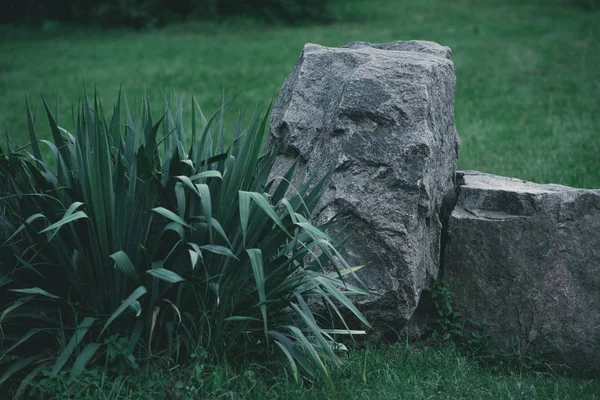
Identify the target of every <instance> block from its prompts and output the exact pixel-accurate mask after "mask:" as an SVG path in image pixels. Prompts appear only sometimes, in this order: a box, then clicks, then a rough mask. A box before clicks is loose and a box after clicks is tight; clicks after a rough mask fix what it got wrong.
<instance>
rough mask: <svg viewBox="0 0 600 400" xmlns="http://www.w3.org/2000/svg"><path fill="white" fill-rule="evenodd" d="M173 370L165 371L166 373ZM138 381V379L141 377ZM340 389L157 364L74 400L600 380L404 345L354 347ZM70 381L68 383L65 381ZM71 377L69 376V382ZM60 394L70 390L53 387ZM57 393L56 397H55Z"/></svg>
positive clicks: (346, 397) (580, 389)
mask: <svg viewBox="0 0 600 400" xmlns="http://www.w3.org/2000/svg"><path fill="white" fill-rule="evenodd" d="M167 371H168V372H167ZM140 379H141V381H140ZM332 380H333V382H334V385H335V391H334V392H332V391H331V389H330V388H329V386H327V385H325V384H324V383H322V382H321V381H318V380H317V381H314V382H309V381H305V382H301V383H296V382H294V380H293V379H292V378H291V377H286V376H285V375H283V374H281V375H273V374H272V373H266V372H265V371H264V370H261V369H258V368H256V367H253V366H247V367H246V368H243V369H235V370H232V369H230V368H227V367H220V368H214V367H206V366H202V365H201V364H196V365H192V366H190V367H181V366H173V367H172V368H171V369H170V370H168V369H167V368H161V369H156V368H155V369H152V372H150V373H149V374H148V375H144V376H143V377H141V378H137V380H136V377H132V376H121V377H119V378H117V379H116V380H111V379H108V378H104V379H102V378H99V377H98V375H96V374H95V373H94V372H93V371H92V372H90V373H86V374H84V375H83V376H80V377H79V378H78V379H77V382H76V383H75V384H74V385H73V386H71V389H74V391H73V393H72V394H73V395H74V398H77V399H86V400H100V399H102V400H105V399H107V398H108V399H162V398H176V399H190V400H191V399H198V398H206V399H240V400H241V399H244V400H249V399H256V400H260V399H289V400H300V399H302V400H317V399H323V400H325V399H335V400H338V399H339V400H350V399H351V400H355V399H356V400H359V399H364V400H392V399H394V400H395V399H440V400H441V399H473V400H480V399H506V400H509V399H511V400H512V399H527V400H534V399H539V400H548V399H561V400H569V399H574V400H583V399H589V400H594V399H598V398H600V381H598V380H596V381H583V380H582V381H574V380H569V379H564V378H557V377H551V376H545V375H543V374H540V373H531V372H529V373H526V374H522V373H520V372H519V371H518V369H517V370H515V371H514V372H510V373H502V374H497V373H491V372H490V371H489V370H486V369H483V368H481V367H479V366H478V365H477V364H476V363H474V362H472V361H469V360H468V359H466V358H465V357H464V356H462V355H461V354H460V352H458V351H457V350H456V349H455V348H453V347H444V348H440V349H435V348H433V347H425V346H420V345H416V346H407V345H406V344H403V343H399V344H396V345H393V346H391V347H389V348H385V349H384V348H382V349H378V350H372V349H371V350H367V351H366V354H365V350H362V351H353V352H351V356H350V359H349V360H348V362H347V363H346V365H345V366H344V367H342V369H341V370H336V371H334V372H332ZM67 382H68V380H67ZM71 382H72V381H71ZM53 388H54V389H55V390H56V399H57V400H59V399H63V398H65V389H66V387H61V386H60V385H56V384H55V385H54V386H53ZM53 398H54V397H53Z"/></svg>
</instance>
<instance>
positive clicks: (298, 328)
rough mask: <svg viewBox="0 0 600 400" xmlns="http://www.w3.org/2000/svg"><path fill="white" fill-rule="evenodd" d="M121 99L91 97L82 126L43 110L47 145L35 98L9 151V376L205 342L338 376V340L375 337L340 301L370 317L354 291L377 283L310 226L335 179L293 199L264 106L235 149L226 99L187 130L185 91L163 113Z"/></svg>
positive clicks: (2, 276) (131, 360) (5, 239)
mask: <svg viewBox="0 0 600 400" xmlns="http://www.w3.org/2000/svg"><path fill="white" fill-rule="evenodd" d="M124 103H125V107H123V106H122V104H121V96H119V100H118V101H117V104H116V106H115V108H114V112H113V113H112V115H111V116H110V117H109V118H107V117H106V116H105V114H104V112H103V109H102V105H101V104H100V103H99V101H98V100H97V98H94V100H93V101H90V100H89V99H88V96H87V94H86V95H85V96H84V103H83V104H82V105H81V106H80V107H79V109H78V112H76V113H75V115H74V116H73V119H74V121H73V125H74V126H75V127H76V128H75V131H74V132H73V133H70V132H67V131H66V130H64V129H63V128H61V127H60V126H59V125H58V123H57V122H56V119H55V117H54V116H53V115H52V113H51V112H50V110H49V109H48V107H47V105H46V110H45V114H46V115H47V118H48V121H49V125H50V128H51V132H52V137H53V140H52V141H47V140H38V139H37V134H36V130H35V113H33V112H32V111H31V110H30V109H29V107H28V109H27V111H28V119H29V127H30V139H31V148H30V152H27V151H25V149H15V148H13V146H12V144H11V143H10V142H9V141H8V140H7V141H6V144H5V146H4V147H3V148H0V179H1V180H2V182H3V186H2V188H1V190H0V233H1V234H0V260H1V262H0V297H1V298H2V300H3V301H2V304H1V308H0V324H1V326H2V331H1V332H0V335H1V340H2V348H1V351H0V365H2V366H3V367H5V368H3V369H4V370H5V371H6V374H5V375H3V376H0V384H2V381H4V380H6V379H7V378H9V377H10V376H11V375H13V374H14V373H18V372H19V371H22V370H30V369H32V368H34V367H35V368H34V369H33V373H35V372H36V371H38V372H39V371H42V370H43V369H44V368H46V367H47V366H48V365H50V366H51V372H50V376H51V377H54V376H58V374H59V373H61V371H67V370H70V372H69V373H70V375H71V376H73V377H75V376H78V375H79V374H81V373H82V372H83V371H84V370H85V369H86V366H87V365H88V364H93V365H98V364H99V365H104V366H105V367H106V368H110V371H112V373H115V374H120V373H123V372H125V371H126V370H130V369H138V368H139V366H140V365H141V364H142V363H145V362H146V361H147V360H149V359H153V360H156V359H161V360H165V361H166V362H168V363H169V362H171V363H179V362H185V361H186V360H188V359H190V358H191V357H194V356H196V355H198V354H200V353H201V354H205V353H206V355H207V357H208V359H209V360H212V361H217V360H220V361H223V360H228V361H235V360H240V359H249V360H255V361H260V362H269V363H271V364H272V363H279V362H281V361H282V360H285V361H286V363H287V364H288V365H290V367H291V369H292V373H293V375H294V376H296V377H297V376H298V372H297V369H298V368H297V364H298V365H299V366H300V369H301V370H302V371H304V373H306V374H309V375H320V376H321V377H323V378H324V379H325V380H327V381H328V380H329V375H328V367H327V365H328V364H330V363H332V365H339V363H340V362H341V360H340V359H339V358H338V356H337V355H336V352H337V350H339V349H340V348H341V347H340V346H339V345H338V344H337V343H336V341H335V340H334V336H335V335H338V334H355V333H359V334H361V333H364V332H363V331H350V330H349V329H348V327H346V324H345V322H344V321H343V319H341V314H340V313H339V310H338V307H343V308H348V309H349V310H350V312H351V313H353V314H355V315H356V316H357V317H358V318H359V320H361V321H363V323H365V324H367V322H366V321H365V320H364V318H363V317H362V315H361V314H360V312H358V310H356V309H355V308H354V306H353V305H352V304H351V303H350V302H349V300H348V299H347V297H346V296H347V295H351V294H354V295H356V294H365V293H366V292H364V291H362V290H360V289H358V288H353V287H351V286H349V285H346V284H345V283H344V282H343V276H344V275H345V274H353V271H354V269H351V268H350V267H349V266H348V265H347V264H346V263H345V261H344V260H343V258H341V257H340V255H339V253H338V252H337V250H336V247H335V246H334V242H333V241H332V240H331V239H330V238H329V237H328V236H327V235H326V234H325V233H323V231H321V230H320V229H319V228H318V227H315V226H313V225H312V224H311V222H310V218H311V213H312V210H313V208H314V207H315V205H316V202H317V201H318V199H319V196H320V192H321V189H322V187H323V184H324V178H323V179H320V180H315V179H314V178H313V179H311V180H309V181H308V182H307V183H306V185H305V186H304V187H302V188H297V189H298V192H297V193H298V194H297V195H296V196H295V197H293V198H291V199H286V198H284V197H283V196H284V194H285V193H286V191H287V189H288V187H289V179H290V178H291V176H292V174H293V168H292V169H291V170H290V171H289V172H288V174H287V175H286V178H287V179H283V180H275V181H269V180H268V178H269V174H270V170H271V166H272V165H273V162H274V155H275V153H269V154H265V155H263V154H262V145H263V141H264V135H265V132H266V125H267V120H268V114H267V115H264V116H262V117H258V116H254V117H253V118H252V120H251V122H250V124H249V126H248V128H247V129H245V130H242V129H241V127H240V124H238V128H237V130H236V132H235V134H234V137H235V139H234V141H233V143H232V145H231V146H230V147H229V148H224V146H223V136H224V128H223V126H224V114H225V110H226V109H227V107H228V106H229V103H227V104H225V105H223V107H222V109H221V110H220V112H218V113H217V114H215V115H214V116H213V117H212V118H211V119H210V120H207V119H206V118H205V117H204V115H203V114H202V112H201V111H200V109H199V108H198V107H197V106H196V104H194V110H196V112H194V113H193V114H192V124H191V131H190V132H189V135H188V132H186V131H185V130H184V128H183V126H184V124H183V119H182V107H183V106H182V101H181V100H179V101H178V103H177V107H176V111H175V113H174V114H172V112H171V110H170V107H169V103H168V102H167V101H166V102H165V108H164V110H165V113H164V115H163V116H162V117H161V118H160V119H159V120H158V121H157V122H156V121H154V120H153V118H152V115H151V112H150V105H149V104H148V102H147V100H146V99H144V100H143V101H142V103H141V105H140V108H139V111H138V113H137V115H136V116H132V114H131V113H130V112H129V107H128V106H127V101H126V100H125V101H124ZM189 138H191V141H190V142H189V144H186V142H188V140H189ZM40 146H45V147H48V148H49V149H50V152H51V154H52V155H53V156H54V157H53V159H52V160H45V159H44V157H43V156H44V153H43V152H42V151H41V149H40ZM54 166H55V167H54ZM269 193H271V194H269ZM311 255H312V256H311ZM307 256H309V257H307ZM325 267H327V272H325V269H324V268H325ZM330 271H333V272H330ZM314 301H318V302H322V303H323V305H324V306H325V308H326V309H327V310H328V313H327V315H324V316H319V315H313V313H312V312H311V311H310V309H309V308H308V304H310V303H311V302H314ZM331 316H340V317H339V318H338V317H335V318H332V317H331ZM334 325H339V326H340V327H341V328H342V329H332V328H334ZM40 363H41V364H40ZM38 364H39V365H38ZM38 367H39V368H40V369H36V368H38Z"/></svg>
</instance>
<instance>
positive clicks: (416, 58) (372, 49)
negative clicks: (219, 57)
mask: <svg viewBox="0 0 600 400" xmlns="http://www.w3.org/2000/svg"><path fill="white" fill-rule="evenodd" d="M454 88H455V76H454V68H453V64H452V61H450V49H449V48H447V47H443V46H440V45H438V44H436V43H431V42H421V41H413V42H394V43H388V44H381V45H371V44H369V43H364V42H356V43H351V44H349V45H348V46H346V47H343V48H327V47H323V46H319V45H314V44H307V45H306V46H305V47H304V51H303V53H302V55H301V57H300V59H299V60H298V62H297V64H296V66H295V67H294V69H293V72H292V73H291V75H290V76H289V77H288V78H287V80H286V81H285V83H284V85H283V87H282V89H281V94H280V96H279V98H278V100H277V102H276V104H275V106H274V109H273V112H272V117H271V124H270V127H271V137H270V144H269V145H271V146H272V145H275V144H281V145H282V147H281V154H280V156H279V157H278V160H277V162H276V165H275V167H274V173H273V176H283V175H284V173H285V171H287V169H288V168H289V166H290V165H291V164H292V163H293V162H294V161H295V160H296V159H298V160H299V166H298V168H297V173H296V176H295V182H296V183H298V184H299V183H301V182H304V181H305V179H306V177H307V176H308V175H310V174H312V173H313V172H314V171H319V172H320V173H325V172H326V171H329V170H334V173H333V176H332V178H331V181H330V184H329V186H328V187H327V189H326V191H325V195H324V197H323V200H322V201H321V203H320V205H319V207H318V213H317V221H318V222H323V221H326V220H328V219H330V218H331V217H333V216H334V215H339V216H341V217H346V219H345V222H347V223H348V225H347V226H346V228H345V231H344V233H348V234H351V237H350V239H349V241H348V242H347V245H346V246H345V250H344V255H345V257H346V258H347V260H348V261H349V262H350V263H351V264H354V265H363V264H366V265H367V267H366V268H364V269H363V270H362V271H361V273H360V276H361V279H362V280H363V282H364V283H365V284H366V285H367V286H368V288H369V289H370V290H371V291H373V292H374V293H376V294H377V295H379V296H373V297H371V298H368V299H365V298H363V299H361V300H359V305H360V308H361V309H362V311H363V312H365V313H366V315H367V317H368V318H369V319H370V321H371V322H372V323H373V324H374V325H375V326H376V327H377V328H378V329H379V331H380V332H383V333H384V334H385V333H390V332H400V331H401V330H402V329H403V328H405V326H406V322H407V321H408V320H409V319H410V318H411V316H412V315H413V312H414V310H415V308H416V307H417V304H418V302H419V298H420V295H421V292H422V291H423V290H424V289H427V288H429V287H430V286H431V284H432V283H433V281H434V279H435V278H436V277H437V275H438V269H439V253H440V231H441V222H440V216H441V213H442V208H443V205H444V204H445V201H446V200H447V199H448V198H452V196H453V194H454V172H455V170H456V163H457V153H458V147H459V139H458V135H457V133H456V128H455V125H454Z"/></svg>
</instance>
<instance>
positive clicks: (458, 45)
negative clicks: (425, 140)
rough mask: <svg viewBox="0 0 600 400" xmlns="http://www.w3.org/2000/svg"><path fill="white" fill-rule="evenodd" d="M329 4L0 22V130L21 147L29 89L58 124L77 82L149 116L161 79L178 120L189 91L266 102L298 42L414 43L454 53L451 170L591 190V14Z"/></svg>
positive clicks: (597, 59)
mask: <svg viewBox="0 0 600 400" xmlns="http://www.w3.org/2000/svg"><path fill="white" fill-rule="evenodd" d="M338 13H339V14H340V16H341V17H342V18H341V22H339V23H334V24H330V25H325V26H308V27H280V26H268V25H267V26H264V25H263V26H256V25H255V26H252V25H250V26H249V25H248V24H243V25H238V24H236V23H235V22H230V23H228V24H224V25H221V26H218V25H214V24H210V25H207V24H205V25H203V24H188V25H178V26H175V27H173V26H172V27H169V28H166V29H162V30H156V31H147V32H133V31H112V32H100V31H95V32H90V31H80V30H79V31H74V30H73V31H69V30H65V29H58V30H54V31H53V30H49V31H47V32H30V31H23V30H13V29H8V28H2V31H0V33H1V39H0V54H1V56H0V129H1V130H2V132H4V131H8V132H9V134H10V137H11V138H12V139H13V140H14V141H16V142H17V143H20V144H24V143H26V138H27V133H26V132H27V131H26V127H27V126H26V117H25V108H24V103H25V94H26V93H27V94H28V95H29V96H30V98H31V99H32V102H33V103H34V104H35V105H36V106H37V108H38V111H41V107H40V106H41V101H40V96H39V94H40V93H44V94H45V95H46V96H47V97H48V98H49V100H50V103H51V104H54V103H55V100H56V93H57V91H58V99H59V101H60V104H61V118H62V123H63V125H64V126H65V127H66V128H67V129H68V128H69V127H70V124H71V122H70V121H71V119H70V115H71V103H73V102H75V103H76V102H77V101H78V100H79V99H80V98H81V94H82V82H83V80H84V79H85V81H86V82H87V85H88V87H89V88H90V90H93V88H97V89H98V91H99V93H100V96H101V98H102V99H103V100H104V105H105V106H107V105H108V102H110V101H111V100H114V98H115V97H116V95H117V93H118V90H119V87H120V86H122V87H123V89H124V90H125V92H126V93H127V94H128V98H129V100H130V103H135V101H136V99H139V96H140V95H141V94H142V93H143V92H144V90H147V92H148V94H149V96H150V97H151V99H152V100H153V102H154V105H155V107H158V110H159V111H160V104H161V102H162V98H163V97H162V96H163V95H162V92H163V91H164V90H167V91H168V89H169V88H170V87H173V88H175V89H176V90H177V91H179V92H181V93H183V94H184V95H185V97H184V101H185V107H186V109H185V111H186V115H189V112H190V109H191V99H190V97H191V96H190V94H191V93H194V94H195V96H196V97H197V99H198V101H199V103H200V104H201V106H202V107H203V109H204V110H205V111H207V112H209V113H212V112H214V111H215V110H216V109H217V108H218V106H219V104H220V102H221V99H222V97H223V96H225V97H226V98H227V97H230V96H232V95H234V94H238V93H239V99H240V101H239V102H238V104H239V107H241V106H242V105H243V106H245V107H247V108H248V109H249V110H250V111H251V110H252V109H253V108H254V107H255V106H256V105H259V107H261V108H262V109H265V108H266V107H267V106H268V104H269V102H270V101H271V100H272V99H275V98H276V97H277V94H278V91H279V88H280V87H281V84H282V83H283V81H284V79H285V77H286V76H287V75H288V74H289V73H290V71H291V69H292V67H293V65H294V63H295V62H296V60H297V58H298V56H299V55H300V52H301V51H302V47H303V45H304V44H305V43H307V42H312V43H319V44H323V45H327V46H341V45H344V44H346V43H348V42H352V41H357V40H364V41H370V42H389V41H393V40H409V39H425V40H432V41H436V42H438V43H441V44H444V45H447V46H450V47H451V48H452V52H453V55H452V57H453V60H454V64H455V69H456V75H457V91H456V111H455V114H456V125H457V128H458V131H459V134H460V136H461V139H462V148H461V152H460V163H459V167H460V168H462V169H477V170H482V171H486V172H490V173H495V174H501V175H508V176H514V177H519V178H522V179H527V180H534V181H537V182H541V183H549V182H553V183H561V184H566V185H572V186H577V187H587V188H600V11H586V10H582V9H579V8H576V7H574V6H572V5H571V1H569V0H552V1H547V2H542V1H536V0H528V1H517V0H508V1H502V2H498V1H493V0H486V1H475V0H458V1H452V2H448V1H444V0H403V1H396V0H371V1H363V0H349V1H345V2H340V5H339V6H338ZM39 115H41V114H39ZM157 116H158V113H157ZM40 125H41V124H40ZM41 133H44V132H41Z"/></svg>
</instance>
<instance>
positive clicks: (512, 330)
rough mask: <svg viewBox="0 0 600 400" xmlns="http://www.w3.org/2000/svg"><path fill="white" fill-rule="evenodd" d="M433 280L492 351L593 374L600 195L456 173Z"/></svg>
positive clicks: (599, 351)
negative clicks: (507, 350)
mask: <svg viewBox="0 0 600 400" xmlns="http://www.w3.org/2000/svg"><path fill="white" fill-rule="evenodd" d="M457 175H458V179H457V180H459V185H460V187H459V195H458V203H457V205H456V208H455V209H454V211H453V212H452V214H451V216H450V220H449V224H448V244H447V246H446V253H445V263H444V271H443V280H444V281H445V282H446V283H448V284H449V285H450V287H451V289H452V290H453V295H454V299H455V301H456V306H457V309H459V310H460V311H461V312H462V313H463V315H465V316H466V317H469V318H473V319H475V320H478V321H480V322H484V323H486V324H487V329H488V333H489V334H490V335H491V339H492V344H493V345H495V346H496V347H498V348H502V347H505V346H506V344H507V343H511V342H515V341H516V343H517V351H518V352H519V353H520V354H522V355H537V356H538V357H539V356H540V353H541V356H542V357H545V358H547V359H548V360H550V361H553V362H555V363H558V364H559V365H560V364H564V365H566V366H567V367H570V368H571V369H572V370H573V372H575V373H577V374H578V375H584V376H593V375H594V374H595V375H596V376H598V374H600V190H583V189H573V188H569V187H565V186H559V185H539V184H535V183H530V182H525V181H522V180H518V179H511V178H504V177H499V176H493V175H488V174H483V173H479V172H472V171H466V172H461V173H459V174H457Z"/></svg>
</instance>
